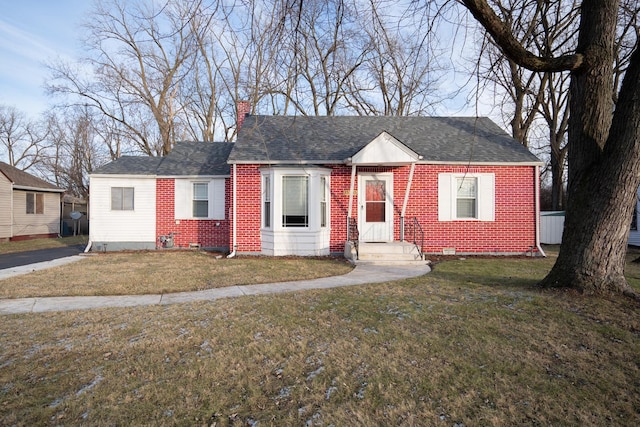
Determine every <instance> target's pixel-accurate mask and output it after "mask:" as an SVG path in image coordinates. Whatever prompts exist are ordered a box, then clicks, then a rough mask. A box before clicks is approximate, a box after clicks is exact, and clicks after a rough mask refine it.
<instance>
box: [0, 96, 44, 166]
mask: <svg viewBox="0 0 640 427" xmlns="http://www.w3.org/2000/svg"><path fill="white" fill-rule="evenodd" d="M46 138H47V132H46V129H44V128H43V126H42V125H41V123H39V122H37V121H34V120H31V119H29V118H28V117H27V115H26V114H25V113H24V112H22V111H20V110H18V109H17V108H15V107H9V106H6V105H0V160H1V159H2V158H3V157H4V159H6V162H7V163H8V164H10V165H11V166H15V167H17V168H19V169H22V170H28V169H30V168H31V167H33V166H34V165H36V164H38V162H40V161H41V157H42V152H43V151H44V150H45V149H46V148H47V146H46V144H45V141H46Z"/></svg>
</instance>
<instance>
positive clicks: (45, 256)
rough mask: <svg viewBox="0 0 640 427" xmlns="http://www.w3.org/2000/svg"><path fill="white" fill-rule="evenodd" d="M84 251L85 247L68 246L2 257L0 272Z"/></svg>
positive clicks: (0, 257)
mask: <svg viewBox="0 0 640 427" xmlns="http://www.w3.org/2000/svg"><path fill="white" fill-rule="evenodd" d="M83 251H84V245H75V246H67V247H62V248H54V249H39V250H37V251H29V252H18V253H15V254H3V255H0V270H3V269H5V268H13V267H19V266H22V265H29V264H35V263H38V262H45V261H52V260H54V259H59V258H66V257H69V256H73V255H78V254H80V253H82V252H83Z"/></svg>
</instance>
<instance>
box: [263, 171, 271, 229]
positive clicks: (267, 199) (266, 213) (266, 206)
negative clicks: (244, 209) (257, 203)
mask: <svg viewBox="0 0 640 427" xmlns="http://www.w3.org/2000/svg"><path fill="white" fill-rule="evenodd" d="M263 185H264V187H263V202H262V205H263V206H262V218H263V219H264V221H263V223H264V227H265V228H269V227H271V177H270V176H269V175H266V176H265V177H264V181H263Z"/></svg>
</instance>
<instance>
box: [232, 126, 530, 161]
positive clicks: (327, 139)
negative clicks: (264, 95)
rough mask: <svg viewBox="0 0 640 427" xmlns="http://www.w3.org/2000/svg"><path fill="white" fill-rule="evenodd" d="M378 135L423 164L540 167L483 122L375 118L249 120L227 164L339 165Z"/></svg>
mask: <svg viewBox="0 0 640 427" xmlns="http://www.w3.org/2000/svg"><path fill="white" fill-rule="evenodd" d="M383 131H386V132H388V133H389V134H391V135H392V136H393V137H395V138H396V139H398V140H399V141H401V142H402V143H404V144H405V145H406V146H408V147H409V148H411V149H412V150H414V151H415V152H416V153H418V154H420V155H422V156H423V160H422V162H452V163H453V162H456V163H457V162H471V163H532V162H536V163H537V162H540V161H539V160H538V158H537V157H535V156H534V155H533V154H531V153H530V152H529V150H527V149H526V148H525V147H523V146H522V145H521V144H519V143H518V142H517V141H516V140H514V139H513V138H511V137H510V136H509V135H508V134H507V133H506V132H504V131H503V130H502V129H501V128H500V127H499V126H498V125H496V124H495V123H493V122H492V121H491V120H490V119H488V118H475V117H380V116H375V117H369V116H367V117H361V116H358V117H352V116H331V117H316V116H313V117H303V116H301V117H291V116H248V117H247V118H246V119H245V121H244V123H243V126H242V129H241V130H240V133H239V134H238V142H236V144H235V146H234V148H233V150H232V151H231V154H230V156H229V161H230V162H231V163H236V162H237V163H249V162H260V163H270V162H292V163H298V162H302V163H336V162H343V161H344V160H345V159H347V158H349V157H351V156H353V155H354V154H356V153H357V152H358V151H360V150H361V149H362V148H363V147H365V146H366V145H367V144H368V143H369V142H371V141H372V140H373V139H374V138H376V137H377V136H378V135H380V133H382V132H383Z"/></svg>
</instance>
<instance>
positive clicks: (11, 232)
mask: <svg viewBox="0 0 640 427" xmlns="http://www.w3.org/2000/svg"><path fill="white" fill-rule="evenodd" d="M9 182H11V181H9ZM13 190H14V188H13V182H11V203H10V205H11V227H10V229H9V234H10V235H9V240H11V239H13V225H14V219H15V218H14V212H13V198H14V194H13V193H14V191H13Z"/></svg>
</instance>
